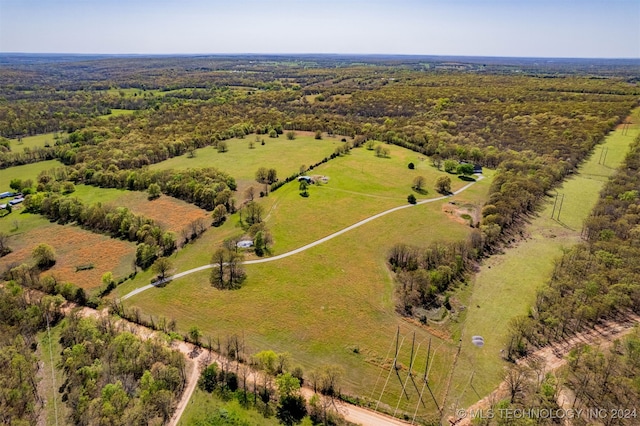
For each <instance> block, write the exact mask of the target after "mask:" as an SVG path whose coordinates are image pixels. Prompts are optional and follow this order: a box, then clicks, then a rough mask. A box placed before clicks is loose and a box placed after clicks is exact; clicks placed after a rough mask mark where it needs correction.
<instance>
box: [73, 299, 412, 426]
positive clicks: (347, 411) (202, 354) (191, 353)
mask: <svg viewBox="0 0 640 426" xmlns="http://www.w3.org/2000/svg"><path fill="white" fill-rule="evenodd" d="M75 308H80V311H79V313H80V315H81V316H82V317H90V318H96V319H99V318H103V317H104V316H105V315H109V314H108V312H107V310H103V311H98V310H96V309H92V308H88V307H80V306H78V305H76V304H75V303H72V302H67V304H66V306H65V307H64V308H63V312H64V313H65V315H68V314H69V313H70V312H71V311H72V310H73V309H75ZM114 327H116V328H121V329H122V330H123V331H128V332H130V333H132V334H135V335H136V336H138V337H140V338H142V339H143V340H148V339H153V338H155V337H157V336H158V335H159V332H157V331H155V330H152V329H150V328H147V327H145V326H142V325H139V324H135V323H132V322H130V321H128V320H126V319H124V318H118V319H117V320H116V322H115V324H114ZM171 347H172V348H173V349H177V350H178V351H179V352H180V353H182V354H183V355H184V357H185V359H186V361H187V363H188V364H190V370H191V371H190V373H189V374H188V375H187V378H186V383H185V387H184V391H183V392H182V395H181V396H180V399H179V400H178V402H177V403H176V410H175V411H174V413H173V415H172V417H171V420H169V422H168V423H167V424H168V425H169V426H176V425H177V424H178V422H179V421H180V417H181V416H182V413H183V412H184V410H185V408H186V407H187V404H188V402H189V400H190V399H191V395H192V394H193V392H194V390H195V389H196V386H197V383H198V379H199V378H200V367H201V365H202V366H206V365H209V364H211V363H212V362H215V361H217V362H219V363H224V364H225V365H227V366H230V368H232V367H238V366H239V364H238V362H237V361H234V360H231V359H229V358H227V357H226V356H224V355H222V354H219V353H216V352H213V351H210V350H208V349H204V348H199V347H196V346H195V345H193V344H191V343H187V342H184V341H174V344H172V345H171ZM249 371H250V372H251V375H252V379H253V380H248V383H252V382H254V381H255V380H257V379H256V377H257V375H258V372H257V371H256V370H254V369H252V368H250V367H249ZM300 391H301V393H302V395H303V396H304V397H305V398H310V397H311V396H313V395H314V391H313V390H312V389H310V388H308V387H304V386H303V387H301V388H300ZM333 405H334V407H335V408H336V409H337V410H338V412H339V413H340V414H341V415H342V416H344V418H345V419H346V420H348V421H350V422H352V423H356V424H365V425H369V426H387V425H391V426H402V425H408V424H410V423H407V422H404V421H402V420H400V419H397V418H395V417H391V416H389V415H387V414H383V413H380V412H377V411H374V410H370V409H368V408H364V407H359V406H356V405H352V404H348V403H346V402H344V401H340V400H334V403H333Z"/></svg>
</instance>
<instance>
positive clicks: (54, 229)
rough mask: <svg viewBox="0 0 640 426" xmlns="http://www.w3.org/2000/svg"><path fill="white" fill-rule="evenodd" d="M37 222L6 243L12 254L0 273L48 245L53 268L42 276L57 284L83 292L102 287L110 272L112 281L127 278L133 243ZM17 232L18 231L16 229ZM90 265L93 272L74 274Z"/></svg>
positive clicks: (0, 264)
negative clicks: (54, 255) (56, 280)
mask: <svg viewBox="0 0 640 426" xmlns="http://www.w3.org/2000/svg"><path fill="white" fill-rule="evenodd" d="M41 221H43V222H45V223H42V222H40V221H38V222H39V223H37V227H35V228H34V229H31V230H29V231H28V232H15V233H14V234H13V235H12V236H11V237H10V239H9V247H11V248H12V249H13V252H11V253H9V254H8V255H6V256H4V257H2V258H0V270H1V271H4V270H5V269H6V268H8V267H10V266H11V265H18V264H21V263H24V262H29V263H30V262H32V259H31V252H32V251H33V249H34V248H35V247H36V246H37V245H38V244H40V243H45V244H49V245H50V246H51V247H53V249H54V250H55V252H56V264H55V265H54V266H53V267H52V268H51V269H49V270H47V271H46V272H44V275H53V276H54V277H56V278H57V279H59V280H61V281H65V282H66V281H69V282H72V283H74V284H77V285H78V286H80V287H82V288H84V289H85V290H91V289H95V288H97V287H99V286H100V285H102V282H101V278H102V274H104V273H105V272H108V271H111V272H113V275H114V278H116V279H117V278H120V277H123V276H126V275H128V274H129V273H131V271H132V264H133V260H134V258H135V245H134V244H133V243H129V242H125V241H121V240H116V239H113V238H110V237H107V236H106V235H99V234H94V233H92V232H89V231H85V230H83V229H81V228H79V227H76V226H70V225H64V226H63V225H58V224H55V223H49V222H48V221H47V220H46V219H41ZM18 231H21V229H18ZM87 265H93V268H91V269H86V270H77V268H78V267H81V266H87Z"/></svg>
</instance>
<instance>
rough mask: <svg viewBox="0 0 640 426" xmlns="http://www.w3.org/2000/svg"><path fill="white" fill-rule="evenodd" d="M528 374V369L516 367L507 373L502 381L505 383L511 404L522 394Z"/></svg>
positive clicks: (527, 380)
mask: <svg viewBox="0 0 640 426" xmlns="http://www.w3.org/2000/svg"><path fill="white" fill-rule="evenodd" d="M530 373H531V371H530V370H529V368H528V367H525V366H522V365H516V366H515V367H513V368H512V369H511V370H509V372H508V373H507V375H506V377H505V379H504V380H505V382H506V383H507V386H508V389H509V395H510V397H511V403H512V404H513V403H515V402H516V401H517V400H518V399H519V398H520V397H521V396H522V394H523V393H524V391H525V389H526V386H527V383H528V382H529V376H530Z"/></svg>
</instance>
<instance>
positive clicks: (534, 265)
mask: <svg viewBox="0 0 640 426" xmlns="http://www.w3.org/2000/svg"><path fill="white" fill-rule="evenodd" d="M632 119H633V122H634V125H633V126H632V127H630V129H629V130H628V132H627V133H626V134H625V135H622V130H621V129H619V130H616V131H615V132H612V133H611V134H610V135H609V136H608V137H607V138H606V140H605V142H604V143H603V144H602V145H600V146H598V147H596V149H595V150H594V153H593V154H592V155H591V156H590V158H589V159H588V160H587V161H586V162H585V163H584V164H583V165H582V166H581V167H580V169H579V171H578V173H576V174H574V175H573V176H572V177H570V178H569V179H567V180H566V181H565V182H564V183H563V185H562V186H560V187H559V188H557V191H556V192H557V194H559V198H558V201H557V202H556V198H555V195H554V196H553V197H550V198H549V199H547V200H546V201H545V204H544V208H543V210H542V211H541V212H540V214H539V216H538V217H536V218H535V219H533V220H532V222H531V224H530V225H529V226H528V227H527V228H526V232H527V238H526V239H525V240H523V241H520V242H518V243H517V244H516V245H515V246H514V247H511V248H508V249H507V250H506V251H505V254H501V255H496V256H492V257H491V258H490V259H488V260H487V261H486V262H485V263H484V264H483V265H482V266H481V268H480V271H479V273H478V274H476V275H475V277H474V279H473V286H472V288H467V289H465V290H464V291H462V292H460V294H459V295H458V297H459V298H460V299H461V300H463V301H465V302H466V303H465V304H466V305H467V310H466V318H465V321H464V324H463V325H462V327H461V330H460V331H458V332H457V333H455V334H456V335H461V337H462V342H463V345H462V351H461V354H460V360H459V362H458V365H457V366H456V369H455V371H454V382H453V387H452V389H451V393H450V395H449V400H450V401H451V402H452V403H458V404H459V405H462V406H469V405H471V404H473V403H474V402H475V401H477V400H478V399H480V398H481V397H483V396H485V395H487V394H489V393H490V392H491V391H492V390H493V389H495V387H496V386H497V385H498V383H500V381H501V380H502V378H503V375H504V371H505V368H506V367H508V364H507V363H505V362H504V361H503V360H502V357H501V353H500V351H501V350H502V349H503V348H504V347H505V345H506V340H507V336H508V324H509V321H510V319H511V318H513V317H515V316H517V315H525V314H527V312H528V309H529V307H530V306H531V305H532V304H533V302H534V300H535V295H536V292H537V290H538V289H539V288H540V287H541V286H542V285H544V284H545V283H546V282H547V281H548V279H549V278H550V276H551V273H552V271H553V267H554V261H555V260H556V259H558V258H559V257H560V256H561V255H562V252H563V249H568V248H570V247H571V246H573V245H575V244H576V243H578V242H579V241H580V233H581V230H582V223H583V221H584V220H585V219H586V218H587V216H588V215H589V213H590V212H591V210H592V209H593V207H594V206H595V204H596V202H597V201H598V198H599V192H600V190H601V189H602V187H603V186H604V184H605V182H606V180H607V179H608V177H609V176H611V175H612V174H613V173H615V170H616V168H617V167H619V166H620V164H621V161H622V160H623V159H624V156H625V155H626V152H627V150H628V146H629V145H630V144H631V142H632V141H633V140H634V138H635V137H636V135H637V134H638V133H640V125H639V124H638V123H640V109H636V110H634V112H633V114H632ZM603 149H604V152H607V156H606V161H604V165H603V164H599V162H602V157H601V155H600V153H601V152H603ZM603 157H604V155H603ZM563 195H564V200H563V201H562V209H561V211H560V217H559V220H558V211H559V210H560V204H561V200H562V196H563ZM554 204H555V205H556V206H555V213H554V216H553V218H552V217H551V215H552V213H553V212H554ZM473 335H481V336H483V337H484V340H485V346H484V347H482V348H477V347H475V346H474V345H472V344H471V336H473ZM472 373H473V381H472V382H470V379H471V374H472ZM476 391H477V393H476Z"/></svg>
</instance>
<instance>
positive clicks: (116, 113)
mask: <svg viewBox="0 0 640 426" xmlns="http://www.w3.org/2000/svg"><path fill="white" fill-rule="evenodd" d="M136 111H137V110H135V109H122V108H112V109H111V114H105V115H99V116H98V118H109V117H118V116H121V115H131V114H133V113H134V112H136Z"/></svg>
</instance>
